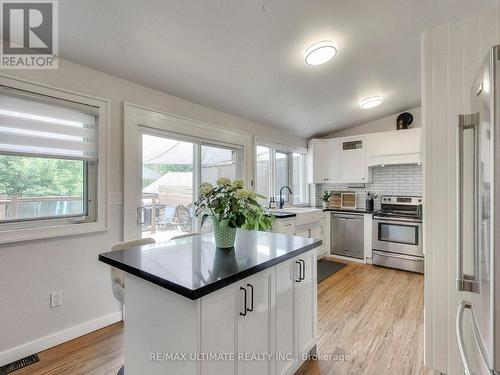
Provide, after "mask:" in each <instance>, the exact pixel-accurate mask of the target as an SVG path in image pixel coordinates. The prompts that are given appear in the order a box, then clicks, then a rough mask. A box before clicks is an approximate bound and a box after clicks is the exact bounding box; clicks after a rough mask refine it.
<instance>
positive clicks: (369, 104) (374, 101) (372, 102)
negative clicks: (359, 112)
mask: <svg viewBox="0 0 500 375" xmlns="http://www.w3.org/2000/svg"><path fill="white" fill-rule="evenodd" d="M383 102H384V98H382V97H381V96H371V97H369V98H366V99H363V100H362V101H360V102H359V108H361V109H370V108H373V107H376V106H378V105H380V104H382V103H383Z"/></svg>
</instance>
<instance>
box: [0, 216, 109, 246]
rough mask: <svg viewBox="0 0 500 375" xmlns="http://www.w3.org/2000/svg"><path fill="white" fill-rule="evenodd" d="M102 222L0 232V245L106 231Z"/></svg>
mask: <svg viewBox="0 0 500 375" xmlns="http://www.w3.org/2000/svg"><path fill="white" fill-rule="evenodd" d="M107 230H108V227H107V225H106V224H105V223H104V222H99V221H98V222H93V223H78V224H62V225H51V226H40V227H33V228H23V229H8V230H0V244H5V243H13V242H23V241H34V240H42V239H48V238H56V237H66V236H73V235H78V234H87V233H96V232H104V231H107Z"/></svg>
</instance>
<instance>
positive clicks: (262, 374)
mask: <svg viewBox="0 0 500 375" xmlns="http://www.w3.org/2000/svg"><path fill="white" fill-rule="evenodd" d="M273 271H274V270H273V269H268V270H265V271H262V272H259V273H258V274H256V275H254V276H252V277H249V278H247V279H245V281H244V285H243V287H244V288H245V289H246V290H247V314H246V316H240V317H239V324H240V328H241V329H240V331H239V332H240V334H239V338H238V341H239V344H238V346H239V349H240V350H239V352H240V353H242V354H243V355H248V356H250V357H247V358H245V359H244V360H242V361H240V366H239V370H240V374H243V375H255V374H259V375H271V374H273V372H274V361H273V360H271V359H267V360H266V358H252V357H251V356H252V355H257V354H262V353H273V352H274V327H275V325H274V291H275V289H274V277H273V274H274V273H273Z"/></svg>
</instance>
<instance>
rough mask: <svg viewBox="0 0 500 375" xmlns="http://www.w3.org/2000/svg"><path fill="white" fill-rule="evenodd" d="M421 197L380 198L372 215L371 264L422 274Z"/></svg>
mask: <svg viewBox="0 0 500 375" xmlns="http://www.w3.org/2000/svg"><path fill="white" fill-rule="evenodd" d="M422 207H423V198H422V197H401V196H388V195H383V196H382V197H381V210H380V211H376V212H374V213H373V251H372V261H373V264H375V265H379V266H385V267H391V268H398V269H402V270H406V271H413V272H419V273H424V252H423V246H422V239H423V236H422Z"/></svg>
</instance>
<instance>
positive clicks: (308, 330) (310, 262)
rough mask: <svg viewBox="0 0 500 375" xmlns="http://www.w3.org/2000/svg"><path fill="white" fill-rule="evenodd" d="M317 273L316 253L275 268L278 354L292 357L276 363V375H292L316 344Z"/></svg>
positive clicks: (307, 254) (310, 253) (309, 253)
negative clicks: (312, 294) (310, 294)
mask: <svg viewBox="0 0 500 375" xmlns="http://www.w3.org/2000/svg"><path fill="white" fill-rule="evenodd" d="M316 272H317V270H316V253H315V252H314V251H313V252H307V253H304V254H301V255H299V256H297V257H295V258H292V259H291V260H290V261H288V262H284V263H282V264H281V265H279V266H278V267H277V268H276V317H277V319H276V327H277V329H276V332H277V335H276V353H292V354H293V356H291V357H287V358H281V359H280V360H277V361H276V375H283V374H291V373H293V372H294V371H295V370H296V369H298V367H300V365H301V364H302V363H303V361H304V360H305V359H306V356H307V354H308V353H309V352H310V351H311V349H312V348H313V347H314V345H315V343H316V331H317V328H316V310H317V302H316V292H317V289H316V288H317V287H316V278H317V276H316ZM309 293H314V296H309V295H308V294H309ZM290 306H291V307H292V308H290ZM307 319H312V321H311V322H307Z"/></svg>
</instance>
